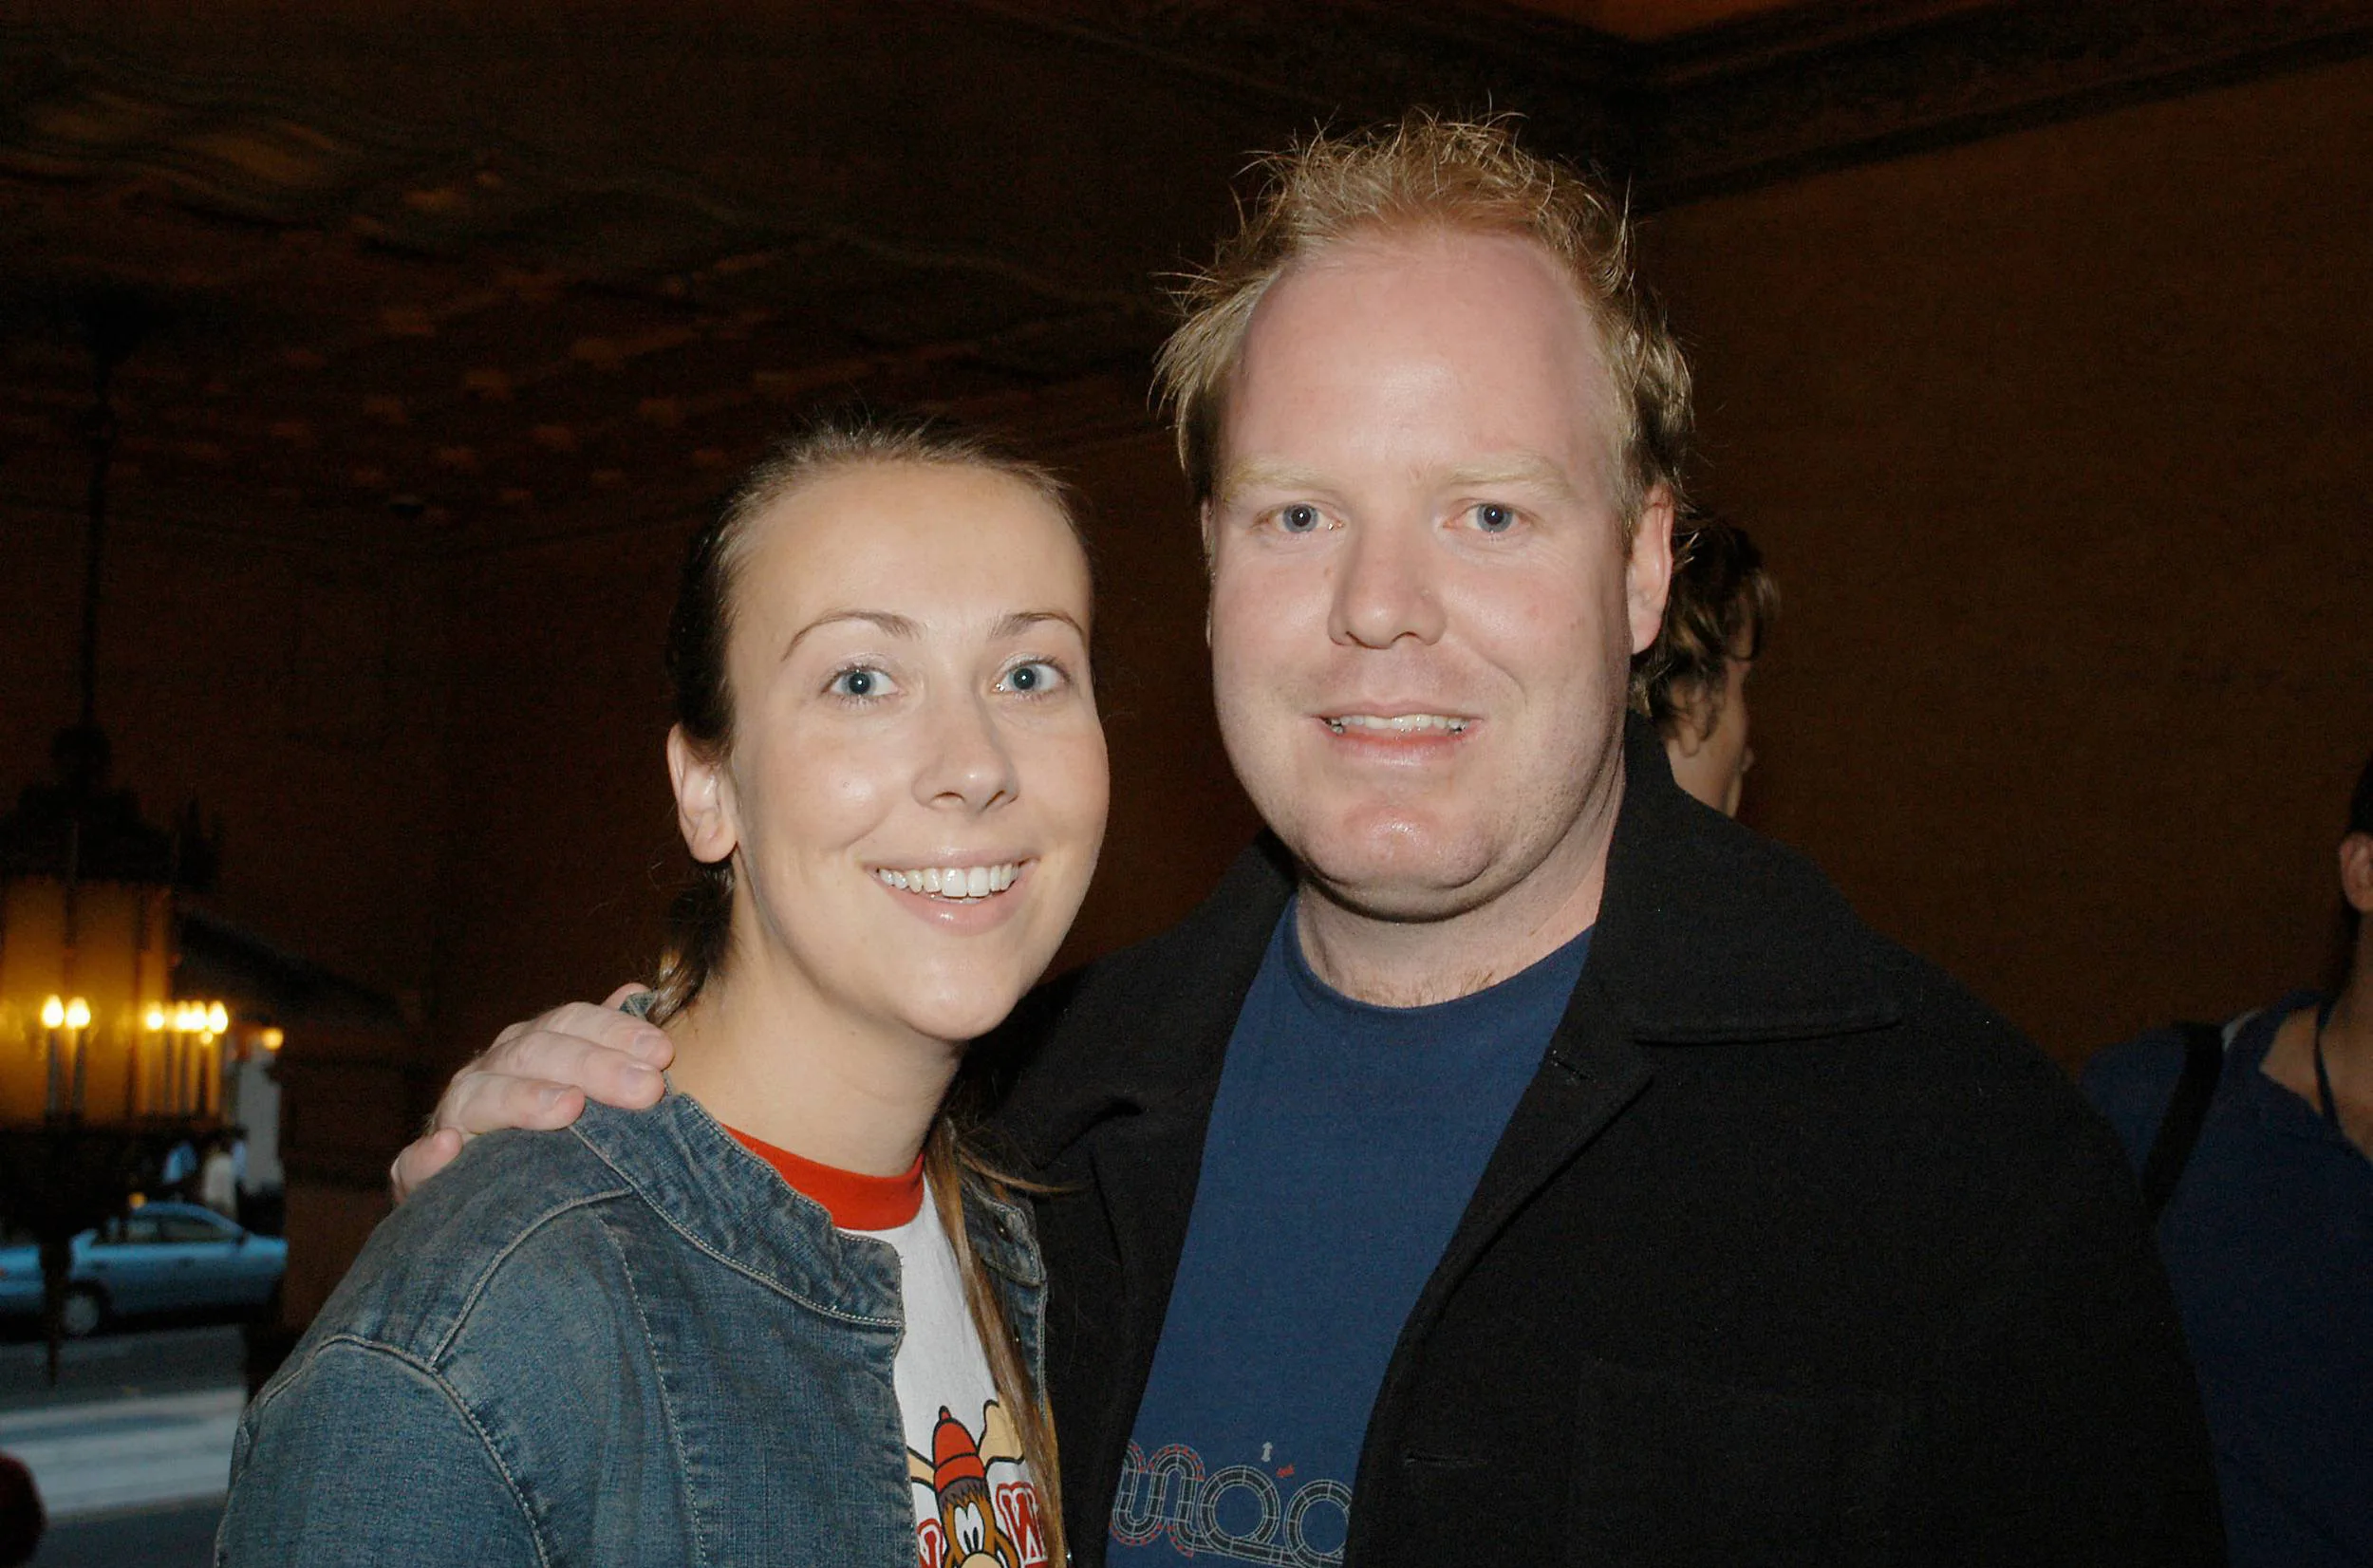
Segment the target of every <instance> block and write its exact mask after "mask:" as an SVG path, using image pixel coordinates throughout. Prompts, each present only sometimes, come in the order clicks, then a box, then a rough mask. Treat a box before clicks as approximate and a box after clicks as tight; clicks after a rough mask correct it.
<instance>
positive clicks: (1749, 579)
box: [1632, 516, 1780, 816]
mask: <svg viewBox="0 0 2373 1568" xmlns="http://www.w3.org/2000/svg"><path fill="white" fill-rule="evenodd" d="M1672 553H1673V569H1672V590H1671V596H1670V597H1669V598H1668V599H1667V600H1666V601H1665V611H1664V626H1663V628H1662V629H1661V630H1660V631H1658V632H1657V634H1656V641H1655V643H1654V645H1653V646H1651V647H1650V648H1649V650H1648V651H1647V652H1646V653H1644V654H1642V655H1641V656H1640V658H1639V661H1638V665H1637V667H1636V668H1635V670H1634V671H1633V676H1632V706H1633V707H1634V708H1635V710H1636V711H1638V712H1640V713H1643V714H1645V715H1647V716H1648V717H1649V718H1650V719H1654V721H1655V724H1656V728H1657V730H1658V732H1659V733H1661V734H1662V735H1663V736H1664V744H1665V756H1666V758H1667V759H1668V760H1669V761H1670V762H1671V763H1672V777H1673V780H1674V782H1676V783H1678V784H1679V785H1680V786H1681V788H1682V789H1684V790H1687V791H1688V792H1689V793H1691V794H1692V795H1695V796H1696V797H1697V798H1698V799H1700V800H1702V801H1704V802H1705V803H1706V804H1707V805H1709V806H1711V807H1712V808H1714V810H1716V811H1718V812H1725V813H1727V814H1728V815H1731V816H1736V815H1737V814H1738V811H1739V796H1740V793H1741V792H1742V791H1743V790H1744V789H1745V787H1746V780H1747V769H1749V768H1750V767H1752V766H1754V763H1755V753H1754V751H1753V750H1752V749H1751V748H1750V747H1749V746H1748V745H1747V671H1748V670H1749V669H1750V668H1751V667H1752V666H1753V664H1754V663H1755V660H1756V657H1757V655H1759V654H1761V653H1762V652H1763V647H1764V639H1765V638H1766V637H1767V636H1768V635H1770V632H1771V625H1772V623H1773V622H1774V621H1775V620H1777V619H1778V618H1779V614H1780V586H1779V584H1777V583H1775V582H1774V581H1772V577H1771V573H1770V572H1768V571H1766V570H1765V569H1764V555H1763V551H1759V550H1757V549H1756V548H1755V541H1754V540H1753V539H1751V538H1749V537H1747V531H1746V530H1745V529H1743V528H1739V527H1737V526H1735V525H1733V524H1730V523H1726V522H1724V521H1722V520H1721V519H1719V518H1716V517H1710V516H1700V517H1696V518H1693V519H1691V522H1690V524H1689V526H1688V528H1687V530H1686V532H1680V533H1678V534H1676V535H1675V536H1674V538H1673V541H1672Z"/></svg>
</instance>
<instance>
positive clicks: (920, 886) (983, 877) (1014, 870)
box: [873, 860, 1021, 899]
mask: <svg viewBox="0 0 2373 1568" xmlns="http://www.w3.org/2000/svg"><path fill="white" fill-rule="evenodd" d="M873 874H874V875H875V876H877V877H880V878H881V879H882V881H883V882H885V883H887V884H888V886H890V887H896V888H899V889H900V890H902V891H904V892H909V893H925V894H928V895H929V896H931V897H933V898H950V899H953V898H987V897H988V896H989V895H990V894H991V893H1001V892H1003V891H1004V890H1005V889H1006V888H1008V887H1012V886H1013V885H1014V878H1016V877H1018V876H1019V875H1020V874H1021V862H1019V861H1018V860H1015V861H1008V862H1006V863H1005V864H1004V865H1002V866H925V867H924V868H922V869H920V870H915V871H876V872H874V873H873Z"/></svg>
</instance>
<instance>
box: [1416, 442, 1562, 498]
mask: <svg viewBox="0 0 2373 1568" xmlns="http://www.w3.org/2000/svg"><path fill="white" fill-rule="evenodd" d="M1442 484H1443V488H1445V489H1448V490H1478V489H1481V490H1487V489H1490V488H1491V487H1492V486H1494V485H1530V486H1532V487H1533V488H1534V489H1536V490H1545V491H1548V492H1550V493H1551V494H1552V495H1561V496H1571V495H1574V494H1575V490H1574V481H1573V480H1572V479H1569V478H1567V477H1566V474H1565V470H1564V469H1562V468H1560V467H1559V466H1558V465H1557V464H1556V463H1553V462H1551V461H1550V460H1549V459H1548V458H1546V457H1541V456H1539V455H1538V454H1536V453H1531V452H1519V453H1513V454H1511V455H1509V456H1508V457H1493V458H1487V459H1485V461H1482V462H1476V463H1461V464H1459V465H1458V466H1457V467H1456V468H1453V469H1451V470H1449V471H1448V473H1446V474H1444V475H1443V476H1442Z"/></svg>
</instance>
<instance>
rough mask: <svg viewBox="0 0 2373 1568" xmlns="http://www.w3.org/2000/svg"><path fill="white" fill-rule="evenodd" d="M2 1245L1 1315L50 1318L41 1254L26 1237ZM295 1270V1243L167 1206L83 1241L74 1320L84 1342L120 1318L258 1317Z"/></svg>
mask: <svg viewBox="0 0 2373 1568" xmlns="http://www.w3.org/2000/svg"><path fill="white" fill-rule="evenodd" d="M6 1241H9V1243H11V1244H7V1245H0V1315H8V1316H35V1317H38V1316H40V1315H41V1254H40V1251H39V1249H38V1248H36V1247H35V1246H34V1245H33V1244H32V1242H30V1241H24V1240H23V1239H22V1238H18V1237H9V1238H7V1239H6ZM288 1266H289V1243H288V1242H286V1241H282V1240H281V1239H280V1238H278V1237H276V1236H257V1235H255V1234H254V1233H253V1232H252V1231H246V1230H242V1229H240V1228H239V1227H238V1226H237V1225H235V1224H234V1223H231V1222H230V1221H228V1220H226V1219H224V1218H223V1217H222V1216H221V1215H219V1214H216V1213H215V1211H214V1210H213V1209H210V1208H203V1207H200V1206H199V1205H198V1204H168V1203H157V1204H144V1205H142V1206H141V1207H140V1208H136V1209H134V1210H133V1211H132V1212H131V1214H130V1215H128V1216H127V1217H125V1218H123V1219H121V1220H115V1221H111V1222H109V1223H107V1224H105V1225H103V1226H102V1227H100V1228H99V1229H98V1230H86V1231H84V1232H83V1234H82V1235H80V1236H77V1237H76V1238H75V1239H74V1272H73V1273H72V1274H71V1275H70V1276H69V1277H68V1279H69V1283H68V1284H67V1286H66V1297H65V1323H64V1327H65V1332H66V1335H68V1337H71V1338H76V1339H79V1338H81V1337H82V1336H83V1335H86V1334H89V1333H91V1332H92V1331H93V1330H95V1329H97V1328H98V1327H100V1325H102V1324H103V1323H105V1322H106V1321H107V1320H108V1319H110V1318H112V1317H121V1316H132V1315H136V1314H140V1313H154V1312H192V1311H196V1312H204V1311H225V1312H230V1311H250V1312H252V1311H253V1310H255V1309H257V1308H259V1307H261V1306H263V1304H264V1303H265V1302H266V1301H268V1300H270V1299H271V1293H272V1292H273V1291H274V1290H276V1289H278V1288H279V1286H280V1276H281V1274H282V1273H283V1272H284V1271H285V1270H286V1269H287V1268H288Z"/></svg>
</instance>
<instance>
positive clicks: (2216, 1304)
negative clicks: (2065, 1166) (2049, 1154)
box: [2084, 760, 2373, 1568]
mask: <svg viewBox="0 0 2373 1568" xmlns="http://www.w3.org/2000/svg"><path fill="white" fill-rule="evenodd" d="M2339 871H2340V891H2341V897H2342V899H2343V900H2344V901H2345V905H2346V913H2345V922H2346V931H2347V940H2346V948H2345V965H2344V968H2343V972H2342V976H2341V981H2340V984H2339V987H2338V988H2337V989H2336V990H2333V991H2328V992H2326V991H2316V990H2298V991H2293V992H2291V993H2289V995H2288V996H2285V997H2283V998H2281V999H2279V1000H2276V1001H2274V1002H2272V1003H2271V1004H2270V1005H2268V1006H2265V1007H2261V1008H2259V1009H2257V1010H2256V1011H2254V1012H2251V1013H2245V1014H2243V1015H2242V1016H2241V1017H2237V1018H2234V1019H2232V1020H2231V1021H2230V1022H2228V1023H2226V1024H2224V1025H2223V1026H2221V1027H2219V1026H2217V1025H2214V1024H2189V1025H2177V1026H2176V1027H2173V1028H2169V1029H2162V1030H2157V1031H2154V1032H2153V1033H2151V1034H2148V1035H2145V1036H2142V1037H2141V1038H2139V1039H2137V1040H2132V1041H2129V1042H2128V1043H2126V1044H2124V1045H2121V1046H2115V1047H2112V1048H2111V1049H2109V1050H2107V1051H2103V1052H2102V1053H2101V1054H2100V1055H2097V1056H2095V1057H2094V1058H2093V1060H2092V1062H2091V1063H2090V1064H2089V1065H2088V1066H2087V1068H2086V1069H2085V1073H2084V1092H2086V1093H2087V1094H2088V1095H2090V1096H2091V1098H2092V1100H2093V1103H2094V1104H2095V1105H2096V1106H2098V1107H2099V1108H2100V1109H2101V1111H2102V1114H2104V1115H2106V1116H2107V1117H2108V1118H2109V1120H2110V1122H2111V1123H2112V1124H2113V1125H2114V1126H2115V1127H2116V1128H2117V1129H2118V1135H2119V1137H2120V1138H2121V1140H2122V1141H2123V1142H2124V1144H2125V1147H2126V1152H2127V1155H2128V1157H2129V1158H2130V1159H2132V1160H2133V1162H2134V1165H2135V1167H2136V1168H2137V1169H2138V1170H2139V1172H2140V1173H2141V1178H2142V1185H2143V1191H2144V1197H2145V1199H2146V1201H2147V1202H2148V1203H2149V1204H2150V1206H2151V1207H2152V1209H2153V1210H2154V1212H2155V1213H2156V1215H2157V1219H2158V1241H2159V1250H2160V1251H2161V1253H2162V1254H2163V1255H2164V1256H2165V1258H2166V1260H2167V1272H2168V1275H2169V1277H2170V1279H2172V1280H2173V1282H2174V1284H2175V1287H2176V1295H2177V1300H2178V1302H2179V1303H2180V1305H2181V1308H2182V1311H2183V1323H2184V1333H2185V1335H2186V1336H2187V1337H2188V1338H2189V1340H2190V1341H2191V1347H2192V1359H2193V1364H2194V1367H2195V1370H2196V1371H2197V1372H2198V1374H2199V1379H2200V1392H2201V1397H2202V1401H2203V1403H2204V1404H2205V1406H2206V1407H2207V1412H2208V1423H2209V1431H2210V1435H2211V1437H2212V1438H2213V1439H2214V1443H2215V1447H2216V1465H2217V1479H2218V1484H2219V1487H2220V1489H2221V1491H2222V1493H2223V1497H2224V1505H2225V1525H2226V1532H2227V1536H2228V1540H2229V1547H2230V1551H2231V1554H2232V1561H2233V1563H2234V1564H2235V1565H2236V1568H2324V1565H2329V1568H2340V1565H2341V1564H2344V1563H2346V1564H2357V1565H2359V1568H2362V1565H2364V1564H2366V1563H2373V1158H2368V1156H2373V922H2368V921H2367V920H2366V919H2365V916H2366V914H2367V912H2368V911H2373V760H2368V761H2367V762H2366V764H2365V768H2364V774H2363V775H2361V776H2360V777H2359V778H2358V780H2357V788H2356V793H2355V795H2354V796H2353V798H2352V799H2351V801H2350V804H2349V811H2348V821H2347V826H2346V828H2345V831H2343V833H2342V834H2341V839H2340V853H2339Z"/></svg>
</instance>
